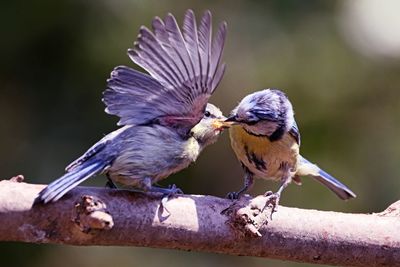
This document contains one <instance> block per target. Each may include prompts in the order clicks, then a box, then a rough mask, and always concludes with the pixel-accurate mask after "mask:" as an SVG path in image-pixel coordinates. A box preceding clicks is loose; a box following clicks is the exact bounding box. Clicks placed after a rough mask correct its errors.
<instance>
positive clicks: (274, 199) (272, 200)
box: [263, 191, 280, 220]
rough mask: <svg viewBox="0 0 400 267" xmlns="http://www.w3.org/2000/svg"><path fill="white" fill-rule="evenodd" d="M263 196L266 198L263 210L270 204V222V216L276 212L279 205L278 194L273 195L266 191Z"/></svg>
mask: <svg viewBox="0 0 400 267" xmlns="http://www.w3.org/2000/svg"><path fill="white" fill-rule="evenodd" d="M264 196H265V197H266V201H265V205H264V208H263V210H264V209H265V208H266V207H268V206H269V204H271V206H272V209H271V220H272V214H274V213H275V212H277V211H278V204H279V199H280V194H278V193H273V192H272V191H267V192H265V193H264Z"/></svg>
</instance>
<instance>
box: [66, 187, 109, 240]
mask: <svg viewBox="0 0 400 267" xmlns="http://www.w3.org/2000/svg"><path fill="white" fill-rule="evenodd" d="M73 221H74V222H75V224H76V225H77V226H78V227H79V228H80V229H81V231H82V232H84V233H89V232H93V230H110V229H111V228H112V227H113V226H114V221H113V218H112V216H111V215H110V213H109V212H108V211H107V205H106V204H105V203H104V202H103V201H102V200H101V199H99V198H97V197H94V196H88V195H85V196H82V198H81V201H80V202H78V203H76V204H75V215H74V219H73Z"/></svg>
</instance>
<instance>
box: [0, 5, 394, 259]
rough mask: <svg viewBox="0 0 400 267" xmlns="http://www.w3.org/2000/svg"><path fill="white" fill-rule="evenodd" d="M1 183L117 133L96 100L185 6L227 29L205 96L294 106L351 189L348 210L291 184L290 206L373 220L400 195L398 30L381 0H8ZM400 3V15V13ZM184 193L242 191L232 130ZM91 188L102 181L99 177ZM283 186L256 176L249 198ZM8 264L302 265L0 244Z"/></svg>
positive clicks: (45, 179) (52, 169) (324, 193)
mask: <svg viewBox="0 0 400 267" xmlns="http://www.w3.org/2000/svg"><path fill="white" fill-rule="evenodd" d="M0 7H1V8H0V29H1V35H2V41H1V42H0V45H1V49H0V56H1V63H0V92H1V96H0V114H1V123H0V147H1V150H0V170H1V173H0V176H1V177H2V178H9V177H12V176H14V175H16V174H24V175H25V178H26V181H27V182H30V183H49V182H50V181H52V180H54V179H55V178H57V177H59V176H60V175H62V173H63V170H64V167H65V166H66V165H67V164H68V163H69V162H71V161H72V160H73V159H75V158H76V157H78V156H79V155H80V154H81V153H83V152H84V151H85V150H86V149H87V148H88V147H89V146H91V145H92V144H93V143H95V142H96V141H98V140H99V139H100V138H101V137H102V136H103V135H104V134H107V133H109V132H110V131H112V130H114V129H116V122H117V118H116V117H111V116H109V115H106V114H105V113H104V112H103V110H104V106H103V103H102V102H101V101H100V99H101V96H102V94H101V93H102V91H103V90H104V89H105V85H106V83H105V80H106V79H107V78H108V77H109V73H110V71H111V70H112V69H113V67H114V66H116V65H121V64H124V65H129V66H134V64H133V63H132V62H130V61H129V59H128V57H127V55H126V50H127V48H128V47H131V46H132V44H133V42H134V40H135V39H136V35H137V32H138V29H139V26H140V25H142V24H144V25H147V26H149V25H150V22H151V19H152V18H153V17H154V16H161V17H163V16H164V15H165V14H166V13H167V12H172V13H173V14H175V15H176V17H177V18H178V20H179V21H180V22H181V20H182V16H183V13H184V11H185V10H186V9H187V8H192V9H194V10H195V12H196V14H197V16H198V17H199V16H200V15H201V13H202V12H203V10H204V9H210V10H211V11H212V12H213V15H214V23H216V22H220V21H221V20H226V21H227V22H228V29H229V31H228V39H227V43H226V49H225V56H224V59H225V62H226V63H227V66H228V68H227V72H226V75H225V77H224V79H223V81H222V83H221V85H220V87H219V88H218V90H217V92H216V93H215V95H214V96H213V97H212V99H211V102H213V103H214V104H217V105H218V106H220V107H221V108H222V110H223V111H224V113H226V114H228V113H229V111H230V110H231V109H232V108H233V107H234V106H235V105H236V104H237V103H238V101H239V100H240V99H241V98H242V97H244V96H245V95H246V94H248V93H250V92H253V91H256V90H260V89H263V88H268V87H276V88H280V89H282V90H284V91H285V92H286V93H287V94H288V96H289V98H290V99H291V101H292V103H293V105H294V107H295V111H296V116H297V121H298V124H299V127H300V130H301V133H302V154H303V155H304V156H306V157H307V158H309V159H310V160H312V161H314V162H317V163H318V164H319V165H320V166H322V167H323V168H324V169H325V170H327V171H328V172H330V173H331V174H333V175H334V176H336V177H338V178H340V179H341V180H342V181H343V182H344V183H346V184H347V185H348V186H349V187H350V188H351V189H352V190H353V191H354V192H355V193H356V194H357V195H358V197H357V198H356V199H355V200H351V201H349V202H342V201H340V200H339V199H338V198H336V196H334V195H333V194H332V193H331V192H330V191H328V190H327V189H325V188H324V187H323V186H321V185H320V184H319V183H316V182H314V181H312V180H311V179H309V178H304V179H303V186H301V187H299V186H296V185H292V186H290V187H289V188H288V189H287V190H286V191H285V192H284V195H283V198H282V200H281V203H282V204H283V205H287V206H295V207H302V208H313V209H322V210H336V211H345V212H378V211H381V210H383V209H384V208H385V207H386V206H388V205H389V204H390V203H392V202H394V201H396V200H397V199H398V198H399V188H400V179H399V178H398V177H399V174H400V169H399V164H398V162H399V160H400V141H399V140H398V136H399V135H400V127H399V122H400V121H399V115H400V105H399V99H400V90H399V89H400V49H399V48H400V36H399V32H398V29H399V27H400V25H399V24H400V22H399V17H398V16H394V13H393V12H394V10H399V9H398V8H397V7H399V4H398V2H394V1H387V2H385V5H383V4H379V1H374V0H364V1H346V2H345V1H295V0H291V1H289V0H285V1H282V0H277V1H218V2H217V1H143V0H135V1H134V0H117V1H106V0H103V1H72V0H58V1H50V0H44V1H2V2H1V4H0ZM399 8H400V7H399ZM169 183H176V184H177V185H178V186H179V187H180V188H182V189H183V191H184V192H185V193H191V194H210V195H217V196H221V197H223V196H225V194H226V193H227V192H229V191H233V190H237V189H238V188H239V187H240V186H241V185H242V171H241V169H240V167H239V164H238V163H237V161H236V158H235V156H234V155H233V153H232V151H231V148H230V146H229V140H228V135H227V134H224V135H223V136H222V137H221V138H220V142H218V143H217V144H215V145H213V146H211V147H209V148H207V149H206V150H205V151H204V152H203V154H202V155H201V156H200V158H199V160H198V162H196V164H194V165H192V166H191V167H190V168H189V169H187V170H185V171H182V172H181V173H179V174H177V175H174V176H173V177H170V178H169V179H168V180H167V181H165V183H164V184H169ZM88 184H92V185H96V186H104V184H105V179H104V178H103V177H98V178H97V179H92V181H90V182H89V183H88ZM267 189H272V190H276V189H277V184H273V183H269V182H265V181H257V183H256V186H255V188H254V190H253V192H252V193H253V194H259V193H263V192H264V191H266V190H267ZM0 251H1V253H0V263H1V264H0V265H2V266H31V267H35V266H56V265H57V266H75V267H79V266H98V267H101V266H139V265H140V266H165V267H167V266H268V265H270V266H305V265H302V264H296V263H289V262H282V261H274V260H265V259H257V258H250V257H233V256H224V255H217V254H211V253H196V252H190V253H188V252H180V251H170V250H160V249H147V248H133V247H132V248H121V247H72V246H50V245H32V244H13V243H2V244H0Z"/></svg>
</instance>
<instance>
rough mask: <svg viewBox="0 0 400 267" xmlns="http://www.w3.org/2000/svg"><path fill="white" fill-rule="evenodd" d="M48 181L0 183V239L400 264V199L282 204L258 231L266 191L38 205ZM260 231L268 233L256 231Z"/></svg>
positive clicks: (80, 194)
mask: <svg viewBox="0 0 400 267" xmlns="http://www.w3.org/2000/svg"><path fill="white" fill-rule="evenodd" d="M43 187H44V186H43V185H32V184H26V183H23V182H21V179H18V178H17V179H14V181H12V180H11V181H6V180H3V181H0V241H20V242H30V243H57V244H69V245H117V246H142V247H157V248H173V249H181V250H196V251H208V252H215V253H223V254H230V255H246V256H257V257H266V258H275V259H283V260H292V261H298V262H309V263H320V264H333V265H346V266H385V265H386V266H400V219H399V217H400V201H398V202H396V203H394V204H393V205H391V206H390V207H389V208H388V209H387V210H386V211H384V212H382V213H378V214H368V215H367V214H346V213H338V212H327V211H317V210H304V209H297V208H287V207H282V206H280V207H279V210H278V212H277V213H275V214H274V217H273V220H272V221H271V220H267V222H268V225H263V226H261V227H256V228H257V231H255V230H254V229H252V228H254V227H253V226H254V225H256V224H254V218H257V216H258V215H260V214H264V213H265V212H264V213H262V212H260V210H259V208H258V206H259V205H258V204H257V203H259V202H260V200H262V197H257V198H254V199H245V200H243V201H241V202H237V203H235V204H234V205H231V204H232V201H230V200H227V199H221V198H216V197H212V196H199V195H182V196H177V197H174V198H172V199H170V200H169V201H168V202H167V203H166V206H165V209H164V210H162V209H160V196H159V195H145V194H143V193H134V192H129V191H125V190H111V189H101V188H89V187H78V188H76V189H74V190H72V191H71V192H70V193H68V194H67V195H66V196H64V197H63V198H62V199H61V200H60V201H58V202H56V203H52V204H49V205H34V206H33V207H32V205H33V201H34V199H35V197H36V195H37V193H38V192H39V191H40V190H41V189H43ZM227 208H228V209H227ZM223 210H226V212H222V211H223ZM221 212H222V214H221ZM240 218H242V219H243V220H242V221H241V220H240ZM244 221H247V223H248V224H247V225H246V223H244V224H243V222H244ZM251 225H253V226H251ZM243 226H244V228H243ZM256 226H257V225H256ZM243 231H244V232H243ZM257 232H259V233H260V235H262V236H259V237H256V236H254V235H251V234H249V233H257Z"/></svg>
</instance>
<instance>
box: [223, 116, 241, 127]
mask: <svg viewBox="0 0 400 267" xmlns="http://www.w3.org/2000/svg"><path fill="white" fill-rule="evenodd" d="M224 122H227V123H230V125H234V124H238V123H239V122H238V120H237V116H236V115H232V116H229V117H228V118H227V119H226V120H225V121H224Z"/></svg>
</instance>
